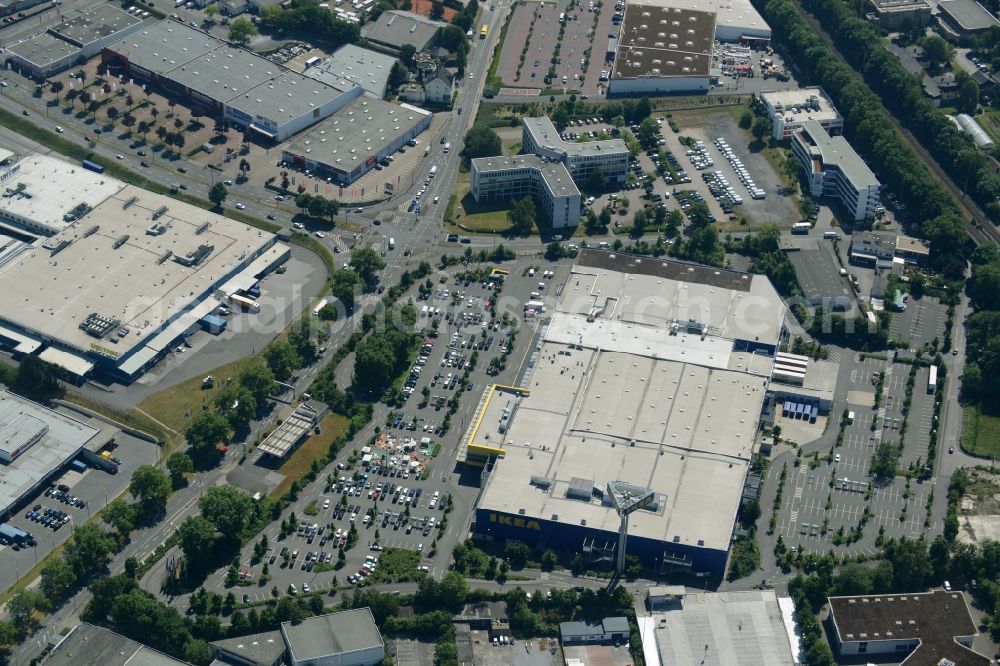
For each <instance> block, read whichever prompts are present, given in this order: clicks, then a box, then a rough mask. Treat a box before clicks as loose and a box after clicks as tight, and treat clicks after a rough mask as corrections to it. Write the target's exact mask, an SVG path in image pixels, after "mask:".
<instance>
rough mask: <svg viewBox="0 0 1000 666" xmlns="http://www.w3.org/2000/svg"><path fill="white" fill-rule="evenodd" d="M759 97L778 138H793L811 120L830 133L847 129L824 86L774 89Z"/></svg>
mask: <svg viewBox="0 0 1000 666" xmlns="http://www.w3.org/2000/svg"><path fill="white" fill-rule="evenodd" d="M759 99H760V102H761V104H763V105H764V108H765V109H766V110H767V115H768V117H769V118H770V119H771V129H772V130H773V136H774V139H775V141H790V140H791V138H792V134H794V133H795V132H797V131H798V130H799V129H801V128H802V124H803V123H805V122H806V121H808V120H815V121H817V122H818V123H819V124H820V126H821V127H822V128H823V129H824V130H826V133H827V134H829V135H831V136H833V135H837V134H843V132H844V119H843V118H842V117H841V116H840V113H838V111H837V109H836V108H835V107H834V106H833V102H832V101H830V98H829V97H828V96H827V94H826V93H825V92H823V89H822V88H817V87H812V88H800V89H797V90H775V91H774V92H766V93H760V95H759Z"/></svg>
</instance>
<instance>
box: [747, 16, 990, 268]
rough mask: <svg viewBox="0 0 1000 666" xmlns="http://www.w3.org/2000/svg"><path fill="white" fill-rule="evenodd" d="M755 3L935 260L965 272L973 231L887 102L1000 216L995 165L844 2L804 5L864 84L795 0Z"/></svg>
mask: <svg viewBox="0 0 1000 666" xmlns="http://www.w3.org/2000/svg"><path fill="white" fill-rule="evenodd" d="M756 4H757V5H758V7H759V8H760V9H761V10H762V13H763V14H764V17H765V18H766V20H767V22H768V24H769V25H771V27H772V28H773V30H774V34H775V37H776V38H777V39H779V40H780V41H781V42H782V43H783V45H784V46H785V48H786V49H787V51H788V55H789V56H790V57H791V59H792V60H794V61H795V62H796V64H797V65H798V67H799V70H800V72H799V73H800V79H801V80H802V81H803V82H809V83H811V84H817V85H821V86H823V88H824V89H825V90H826V92H827V93H828V94H829V95H830V96H831V98H832V99H833V101H834V103H835V104H836V105H837V108H838V109H840V111H841V113H843V115H844V126H845V132H846V134H847V136H848V138H849V139H850V141H851V144H852V145H853V146H854V148H855V149H856V150H857V151H858V152H859V153H860V154H862V155H864V156H866V158H867V160H868V162H869V164H871V165H872V167H873V170H874V171H875V172H876V174H877V175H878V177H879V180H880V181H881V182H882V184H883V185H885V186H886V187H888V189H890V190H892V191H893V192H895V193H896V194H897V195H898V196H899V199H900V201H902V202H903V203H904V204H906V206H907V208H908V210H909V211H910V214H911V215H912V216H913V218H914V220H913V221H914V222H915V223H916V224H917V225H919V228H920V230H921V233H922V234H923V236H924V237H926V238H927V239H928V240H929V241H930V242H931V261H932V263H933V265H934V266H935V267H937V268H939V269H941V270H944V271H947V272H949V273H950V274H953V275H960V274H961V271H962V268H963V267H964V258H965V256H966V253H967V235H966V234H965V233H964V229H963V225H962V220H961V218H960V215H959V212H958V209H957V207H956V205H955V202H954V201H953V200H952V198H951V196H950V195H949V193H948V192H947V190H946V189H945V188H944V186H942V185H941V184H940V182H939V181H938V180H937V179H936V178H934V176H933V175H932V174H931V173H930V171H929V170H928V168H927V167H926V166H925V165H924V164H923V163H922V162H921V161H920V160H919V159H917V157H916V155H915V154H914V153H913V151H911V150H910V149H909V148H908V147H907V146H906V144H905V143H904V142H903V140H902V138H901V137H900V135H899V133H898V132H897V131H896V129H895V128H894V127H893V125H892V122H891V121H890V120H889V118H888V116H887V115H886V113H885V111H884V110H883V108H882V104H881V102H884V103H885V105H886V107H887V108H888V109H889V110H891V111H892V112H893V113H894V114H895V115H896V117H898V118H899V119H900V120H901V121H902V122H903V124H905V125H906V126H907V127H909V129H910V130H911V131H912V132H913V133H914V135H915V136H916V138H917V140H918V141H920V142H921V144H922V145H924V146H925V147H926V148H927V149H928V150H929V151H930V153H931V154H932V155H933V156H934V157H935V158H936V159H937V161H938V164H940V165H941V167H942V168H943V169H945V170H946V171H947V172H948V173H949V175H950V176H951V177H952V179H953V180H954V181H955V182H956V183H957V184H958V185H959V186H960V187H965V188H966V191H968V192H969V194H970V195H971V196H972V197H973V199H975V201H976V202H977V203H979V205H980V206H981V207H982V208H983V210H985V211H986V213H987V215H989V216H990V217H991V219H996V220H1000V178H998V177H997V176H996V175H995V174H994V173H993V171H992V169H990V168H989V166H988V164H987V162H986V158H985V157H984V156H983V154H982V153H980V152H979V151H978V149H976V147H975V145H974V144H973V143H972V141H971V140H970V139H969V138H968V137H967V136H965V135H963V134H962V133H961V132H959V131H958V130H957V129H956V128H955V126H954V125H953V124H952V123H951V121H949V120H948V119H947V118H946V117H945V115H944V114H943V113H942V112H941V111H939V110H938V109H935V108H934V107H933V106H931V105H930V104H929V103H928V102H927V101H926V100H925V99H924V98H923V92H922V90H921V88H920V86H919V85H918V84H917V82H916V81H915V80H914V79H913V77H911V76H910V75H909V74H908V73H907V72H906V70H905V69H903V68H902V65H901V64H900V62H899V60H898V59H897V58H896V57H895V56H893V55H891V54H889V53H888V52H886V51H885V50H884V49H883V48H882V40H881V36H880V35H879V34H878V33H877V31H876V29H875V28H874V27H873V26H872V25H871V24H870V23H868V22H866V21H864V20H862V19H860V18H858V17H857V16H855V15H853V14H851V12H850V11H849V10H848V8H847V6H846V5H845V4H843V3H842V2H839V0H808V1H807V2H805V3H804V4H805V5H806V6H807V7H808V8H809V10H810V11H812V12H813V13H814V14H815V15H816V16H817V18H818V19H819V20H820V21H821V22H822V24H823V26H824V29H826V30H827V31H828V32H829V33H830V35H831V36H832V38H833V39H834V41H835V43H836V44H837V46H838V48H839V50H840V52H841V53H843V54H844V55H845V57H846V58H847V59H848V60H849V62H850V63H851V64H852V65H853V66H854V67H855V68H856V69H857V70H858V71H859V72H861V73H862V74H863V76H864V79H865V80H864V82H862V81H860V80H858V78H857V76H856V75H855V72H854V71H853V70H852V69H851V67H849V66H848V65H845V64H844V63H843V62H842V61H841V60H840V59H839V58H838V57H836V56H835V55H834V54H832V53H831V49H830V48H829V47H828V46H827V44H826V42H824V41H823V39H822V38H821V37H820V36H819V35H817V34H816V33H815V32H814V31H813V30H812V28H811V27H810V25H809V24H808V23H807V22H806V21H805V19H804V18H803V17H802V16H801V14H800V13H799V12H798V10H797V9H796V7H795V5H794V3H793V2H792V0H759V1H758V2H757V3H756ZM866 82H867V84H868V85H865V83H866ZM869 86H870V88H869ZM873 90H874V91H876V92H877V93H878V95H876V94H875V93H874V92H872V91H873ZM880 96H881V100H880Z"/></svg>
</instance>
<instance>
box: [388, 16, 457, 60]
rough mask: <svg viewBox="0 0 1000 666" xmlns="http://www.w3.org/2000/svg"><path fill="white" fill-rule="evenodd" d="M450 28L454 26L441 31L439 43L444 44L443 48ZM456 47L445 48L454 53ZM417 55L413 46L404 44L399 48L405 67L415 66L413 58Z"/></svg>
mask: <svg viewBox="0 0 1000 666" xmlns="http://www.w3.org/2000/svg"><path fill="white" fill-rule="evenodd" d="M450 27H452V26H447V27H446V28H444V30H442V31H441V35H440V36H439V37H438V41H439V42H441V43H442V46H445V45H444V40H445V33H446V32H447V31H448V28H450ZM455 47H456V45H453V44H448V45H447V46H445V48H446V49H448V50H449V51H454V50H455ZM416 54H417V47H415V46H414V45H413V44H403V45H402V46H400V47H399V61H400V62H402V63H403V65H405V66H406V67H413V65H414V64H415V61H414V60H413V56H415V55H416Z"/></svg>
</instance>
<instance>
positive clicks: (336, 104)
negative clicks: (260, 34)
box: [103, 19, 364, 141]
mask: <svg viewBox="0 0 1000 666" xmlns="http://www.w3.org/2000/svg"><path fill="white" fill-rule="evenodd" d="M103 60H104V63H105V64H106V65H107V66H109V67H110V68H111V71H112V72H117V73H120V74H122V75H124V76H129V77H134V78H138V79H141V80H145V81H151V82H153V83H156V84H158V85H161V86H163V88H164V89H165V90H167V91H168V92H171V93H174V94H177V95H179V96H181V97H184V98H187V99H189V100H190V101H191V102H192V103H194V104H197V105H198V106H200V107H202V108H204V109H206V110H207V111H208V112H209V113H211V114H213V115H215V114H221V115H223V116H224V117H225V118H226V119H227V120H229V121H230V122H232V123H234V124H236V125H238V126H240V127H243V128H246V129H248V130H250V131H252V132H256V133H257V134H259V135H261V136H263V137H266V138H268V139H271V140H274V141H283V140H285V139H287V138H288V137H290V136H292V135H293V134H295V133H296V132H300V131H302V130H304V129H305V128H307V127H309V126H310V125H312V124H313V123H315V122H317V121H319V120H322V119H323V118H326V117H327V116H329V115H330V114H332V113H334V112H336V111H337V110H339V109H341V108H343V107H344V106H345V105H346V104H347V103H348V102H350V101H351V100H352V99H354V98H356V97H359V96H360V95H362V94H363V92H364V89H363V88H361V87H360V86H353V87H341V88H338V87H334V86H331V85H329V84H327V83H324V82H322V81H319V80H316V79H313V78H310V77H308V76H305V75H303V74H300V73H299V72H295V71H292V70H290V69H287V68H285V67H283V66H281V65H278V64H275V63H273V62H271V61H270V60H268V59H266V58H263V57H261V56H259V55H257V54H255V53H253V52H251V51H247V50H246V49H242V48H238V47H235V46H232V45H230V44H229V43H228V42H225V41H223V40H221V39H218V38H217V37H213V36H211V35H209V34H208V33H206V32H202V31H201V30H198V29H196V28H192V27H190V26H188V25H186V24H184V23H181V22H180V21H175V20H173V19H164V20H162V21H160V22H159V23H155V24H153V25H150V26H146V27H144V28H143V29H142V30H140V31H138V32H136V33H134V34H132V35H129V36H128V37H127V38H126V39H123V40H120V41H116V42H114V43H112V44H109V45H108V46H106V47H105V48H104V52H103Z"/></svg>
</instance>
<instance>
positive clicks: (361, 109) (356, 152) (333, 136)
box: [281, 97, 432, 185]
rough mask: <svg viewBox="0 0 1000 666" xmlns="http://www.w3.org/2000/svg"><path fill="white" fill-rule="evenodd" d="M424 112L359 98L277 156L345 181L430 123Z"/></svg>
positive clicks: (342, 181) (347, 183)
mask: <svg viewBox="0 0 1000 666" xmlns="http://www.w3.org/2000/svg"><path fill="white" fill-rule="evenodd" d="M431 120H432V115H431V113H430V112H429V111H425V110H423V109H420V108H417V107H415V106H411V105H409V104H393V103H392V102H385V101H382V100H380V99H372V98H370V97H359V98H357V99H355V100H354V101H352V102H351V103H350V104H348V105H347V106H346V107H345V108H343V109H341V110H340V111H338V112H337V113H336V114H334V115H333V116H331V117H330V118H327V119H326V120H324V121H323V122H321V123H319V124H318V125H316V126H315V127H313V128H312V129H310V130H309V131H308V132H306V133H304V134H302V135H301V136H298V137H295V139H294V140H292V141H290V142H289V143H288V144H287V145H285V147H284V148H283V149H282V157H281V159H282V160H284V161H286V162H289V163H291V164H294V165H295V166H297V167H300V168H303V169H308V170H309V171H311V172H312V173H315V174H316V175H317V176H319V177H322V178H332V179H333V181H334V182H336V183H339V184H340V185H350V184H351V183H353V182H354V181H356V180H357V179H358V178H360V177H361V176H363V175H365V174H366V173H368V171H370V170H371V169H373V168H375V165H376V164H378V163H379V162H380V161H382V160H383V159H385V158H386V157H388V156H389V155H392V154H393V153H395V152H396V151H397V150H399V149H400V148H402V147H403V146H405V145H406V144H407V143H408V142H409V141H411V140H413V139H414V138H416V137H417V136H419V135H420V133H421V132H423V131H424V130H426V129H427V128H428V127H430V124H431Z"/></svg>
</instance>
